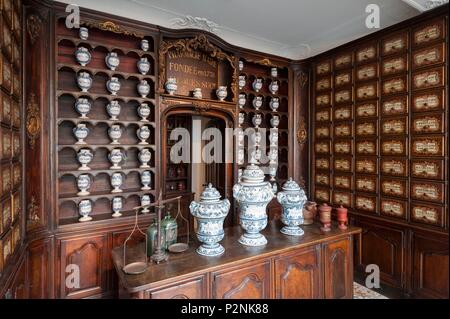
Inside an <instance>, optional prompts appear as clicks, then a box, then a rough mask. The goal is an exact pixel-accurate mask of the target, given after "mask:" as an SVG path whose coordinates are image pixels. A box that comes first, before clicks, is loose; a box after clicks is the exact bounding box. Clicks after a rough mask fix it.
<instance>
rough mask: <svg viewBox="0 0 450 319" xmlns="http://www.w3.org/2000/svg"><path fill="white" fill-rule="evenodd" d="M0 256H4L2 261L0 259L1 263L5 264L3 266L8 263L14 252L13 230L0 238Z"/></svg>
mask: <svg viewBox="0 0 450 319" xmlns="http://www.w3.org/2000/svg"><path fill="white" fill-rule="evenodd" d="M0 245H1V247H2V248H1V249H0V257H2V261H0V264H3V265H2V267H4V266H5V265H6V263H7V262H8V260H9V257H11V255H12V254H13V251H12V232H11V231H9V232H7V233H6V234H5V235H4V236H3V238H2V239H0Z"/></svg>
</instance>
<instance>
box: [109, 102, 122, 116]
mask: <svg viewBox="0 0 450 319" xmlns="http://www.w3.org/2000/svg"><path fill="white" fill-rule="evenodd" d="M120 110H121V107H120V104H119V101H111V102H110V103H108V105H106V112H107V113H108V115H109V119H110V120H111V121H117V120H118V116H119V115H120Z"/></svg>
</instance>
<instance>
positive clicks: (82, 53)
mask: <svg viewBox="0 0 450 319" xmlns="http://www.w3.org/2000/svg"><path fill="white" fill-rule="evenodd" d="M75 59H76V60H77V62H78V63H79V64H80V65H81V66H86V65H88V64H89V62H91V59H92V55H91V53H90V52H89V50H88V49H87V48H85V47H79V48H78V49H77V50H76V51H75Z"/></svg>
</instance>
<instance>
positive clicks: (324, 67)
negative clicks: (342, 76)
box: [317, 62, 330, 74]
mask: <svg viewBox="0 0 450 319" xmlns="http://www.w3.org/2000/svg"><path fill="white" fill-rule="evenodd" d="M328 72H330V63H329V62H325V63H321V64H319V65H317V74H324V73H328Z"/></svg>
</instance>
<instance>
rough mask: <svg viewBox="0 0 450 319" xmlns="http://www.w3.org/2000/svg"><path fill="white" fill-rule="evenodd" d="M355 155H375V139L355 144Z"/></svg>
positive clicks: (359, 141) (376, 143) (376, 144)
mask: <svg viewBox="0 0 450 319" xmlns="http://www.w3.org/2000/svg"><path fill="white" fill-rule="evenodd" d="M355 145H356V146H355V148H356V154H357V155H377V146H378V142H377V140H375V139H363V140H358V141H356V142H355Z"/></svg>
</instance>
